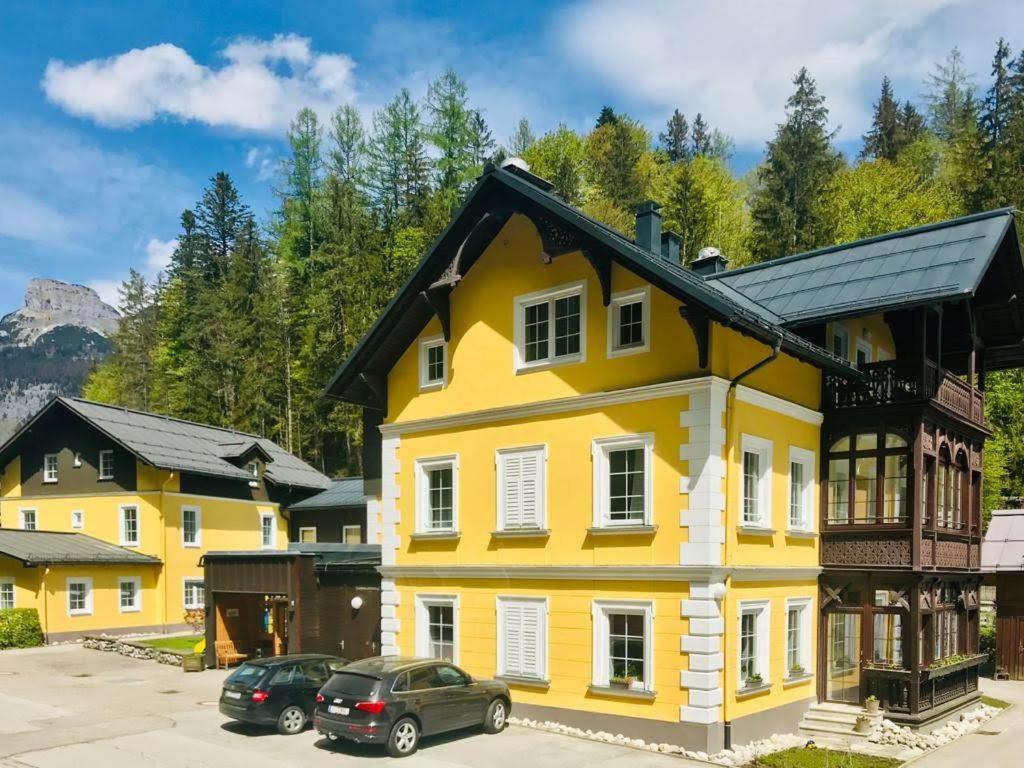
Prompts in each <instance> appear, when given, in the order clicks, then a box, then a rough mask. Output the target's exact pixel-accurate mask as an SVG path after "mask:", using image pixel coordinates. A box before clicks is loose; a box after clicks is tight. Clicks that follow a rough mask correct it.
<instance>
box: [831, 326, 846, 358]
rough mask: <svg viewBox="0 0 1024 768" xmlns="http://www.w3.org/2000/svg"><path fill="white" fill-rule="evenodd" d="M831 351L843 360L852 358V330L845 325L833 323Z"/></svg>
mask: <svg viewBox="0 0 1024 768" xmlns="http://www.w3.org/2000/svg"><path fill="white" fill-rule="evenodd" d="M831 345H832V346H831V347H830V349H831V351H832V354H833V355H835V356H836V357H839V358H842V359H843V360H849V359H850V332H849V331H848V330H846V326H845V325H840V324H839V323H833V324H832V338H831Z"/></svg>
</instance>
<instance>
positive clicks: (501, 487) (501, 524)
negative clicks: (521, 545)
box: [494, 444, 548, 531]
mask: <svg viewBox="0 0 1024 768" xmlns="http://www.w3.org/2000/svg"><path fill="white" fill-rule="evenodd" d="M517 454H518V455H522V454H535V455H537V456H538V457H539V460H540V478H539V480H538V483H537V511H538V514H537V525H536V526H532V525H527V526H513V527H511V528H510V527H509V526H508V523H507V521H506V516H505V465H506V461H507V459H508V458H509V457H510V456H516V455H517ZM494 466H495V470H496V473H497V478H496V480H497V482H496V483H495V490H496V494H495V496H496V498H495V506H496V509H497V510H498V519H497V530H499V531H524V530H532V529H533V528H538V529H540V530H543V529H545V528H547V525H548V498H547V497H548V447H547V445H546V444H545V445H528V446H522V447H516V448H499V449H497V450H496V451H495V452H494Z"/></svg>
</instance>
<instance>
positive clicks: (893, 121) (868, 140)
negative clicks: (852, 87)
mask: <svg viewBox="0 0 1024 768" xmlns="http://www.w3.org/2000/svg"><path fill="white" fill-rule="evenodd" d="M901 140H902V137H901V136H900V108H899V104H898V103H897V101H896V99H895V98H894V97H893V94H892V82H890V80H889V78H888V76H886V77H883V78H882V92H881V94H880V95H879V97H878V101H877V102H875V113H874V117H873V118H872V120H871V130H869V131H868V132H867V133H865V134H864V147H863V149H861V152H860V156H861V157H862V158H867V159H870V160H879V159H882V160H895V159H896V156H897V155H898V154H899V150H900V143H901Z"/></svg>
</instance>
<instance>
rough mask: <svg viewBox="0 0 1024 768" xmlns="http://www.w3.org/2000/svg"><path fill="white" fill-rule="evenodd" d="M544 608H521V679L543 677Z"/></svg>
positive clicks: (527, 606)
mask: <svg viewBox="0 0 1024 768" xmlns="http://www.w3.org/2000/svg"><path fill="white" fill-rule="evenodd" d="M543 610H544V606H543V605H541V604H540V603H527V604H525V605H523V607H522V613H523V629H522V633H523V659H522V670H523V671H522V675H523V677H536V678H538V679H542V678H543V677H544V663H543V621H544V615H543V613H542V611H543Z"/></svg>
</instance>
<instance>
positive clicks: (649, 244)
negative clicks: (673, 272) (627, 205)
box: [636, 200, 661, 256]
mask: <svg viewBox="0 0 1024 768" xmlns="http://www.w3.org/2000/svg"><path fill="white" fill-rule="evenodd" d="M636 244H637V245H639V246H640V247H641V248H643V249H644V250H646V251H648V252H649V253H653V254H655V255H657V256H660V255H661V206H660V205H658V204H657V203H656V202H654V201H653V200H648V201H647V202H646V203H640V205H638V206H637V209H636Z"/></svg>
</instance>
